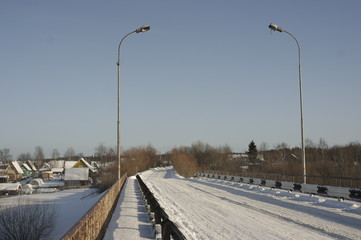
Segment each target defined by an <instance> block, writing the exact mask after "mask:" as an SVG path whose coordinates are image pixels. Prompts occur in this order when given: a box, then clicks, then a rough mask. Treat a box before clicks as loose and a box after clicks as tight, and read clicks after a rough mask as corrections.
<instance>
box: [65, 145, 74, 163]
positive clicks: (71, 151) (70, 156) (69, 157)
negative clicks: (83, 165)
mask: <svg viewBox="0 0 361 240" xmlns="http://www.w3.org/2000/svg"><path fill="white" fill-rule="evenodd" d="M75 155H76V153H75V150H74V148H72V147H70V148H68V150H66V152H65V154H64V157H65V159H66V160H68V161H71V160H74V159H73V158H74V157H75Z"/></svg>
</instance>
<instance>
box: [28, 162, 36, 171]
mask: <svg viewBox="0 0 361 240" xmlns="http://www.w3.org/2000/svg"><path fill="white" fill-rule="evenodd" d="M27 163H28V165H29V166H30V167H31V170H33V171H37V169H36V167H35V165H34V163H33V162H32V161H30V160H28V161H27Z"/></svg>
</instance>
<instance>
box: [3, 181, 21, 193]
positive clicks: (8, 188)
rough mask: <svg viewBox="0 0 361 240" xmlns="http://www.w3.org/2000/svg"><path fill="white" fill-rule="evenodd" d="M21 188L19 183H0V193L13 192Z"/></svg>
mask: <svg viewBox="0 0 361 240" xmlns="http://www.w3.org/2000/svg"><path fill="white" fill-rule="evenodd" d="M19 188H21V184H20V183H0V191H15V190H18V189H19Z"/></svg>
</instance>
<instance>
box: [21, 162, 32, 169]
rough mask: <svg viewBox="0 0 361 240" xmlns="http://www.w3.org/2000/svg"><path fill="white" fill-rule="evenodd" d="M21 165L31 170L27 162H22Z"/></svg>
mask: <svg viewBox="0 0 361 240" xmlns="http://www.w3.org/2000/svg"><path fill="white" fill-rule="evenodd" d="M23 167H24V168H25V169H26V170H28V171H31V168H30V167H29V165H28V164H26V163H23Z"/></svg>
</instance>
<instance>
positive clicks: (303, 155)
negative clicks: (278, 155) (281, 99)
mask: <svg viewBox="0 0 361 240" xmlns="http://www.w3.org/2000/svg"><path fill="white" fill-rule="evenodd" d="M268 27H269V28H270V29H272V30H273V31H278V32H285V33H287V34H288V35H290V36H291V37H292V38H293V39H294V40H295V41H296V43H297V48H298V81H299V86H300V109H301V145H302V164H303V183H306V151H305V140H304V124H303V97H302V75H301V49H300V44H299V43H298V41H297V39H296V38H295V36H293V35H292V34H291V33H289V32H287V31H286V30H284V29H282V28H281V27H279V26H277V25H276V24H273V23H271V24H270V25H269V26H268Z"/></svg>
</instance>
